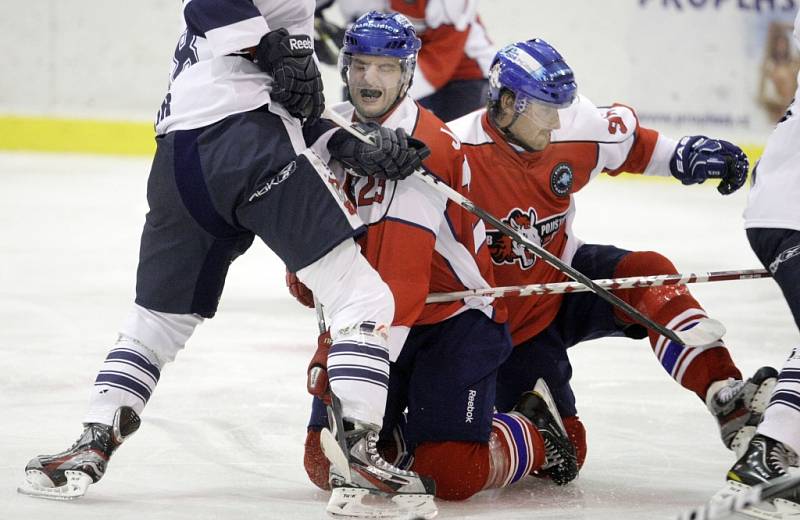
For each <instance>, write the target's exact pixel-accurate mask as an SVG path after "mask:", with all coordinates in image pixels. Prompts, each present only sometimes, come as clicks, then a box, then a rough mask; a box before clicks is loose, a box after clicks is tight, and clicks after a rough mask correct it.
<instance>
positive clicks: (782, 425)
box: [757, 347, 800, 453]
mask: <svg viewBox="0 0 800 520" xmlns="http://www.w3.org/2000/svg"><path fill="white" fill-rule="evenodd" d="M798 425H800V347H798V348H795V349H794V350H792V353H791V354H790V355H789V359H788V360H787V361H786V364H785V365H783V369H782V370H781V373H780V375H779V376H778V384H777V385H775V390H773V392H772V397H771V398H770V401H769V405H768V406H767V410H766V412H764V420H763V421H762V422H761V424H760V425H759V426H758V430H757V433H760V434H762V435H766V436H767V437H771V438H773V439H775V440H778V441H780V442H782V443H784V444H786V445H788V446H789V447H790V448H792V449H793V450H794V451H795V453H800V428H799V427H798Z"/></svg>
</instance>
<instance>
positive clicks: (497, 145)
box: [449, 96, 676, 345]
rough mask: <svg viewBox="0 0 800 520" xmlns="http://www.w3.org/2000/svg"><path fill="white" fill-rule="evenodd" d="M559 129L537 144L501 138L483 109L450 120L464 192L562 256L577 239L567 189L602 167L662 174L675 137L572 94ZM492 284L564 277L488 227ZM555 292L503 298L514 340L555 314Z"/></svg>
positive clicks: (624, 110)
mask: <svg viewBox="0 0 800 520" xmlns="http://www.w3.org/2000/svg"><path fill="white" fill-rule="evenodd" d="M559 116H560V119H561V128H560V129H558V130H556V131H554V132H553V133H552V135H551V143H550V145H549V146H548V147H547V148H545V149H544V150H542V151H538V152H524V151H520V149H518V148H516V147H513V146H512V145H510V144H509V143H507V142H506V141H505V140H504V139H503V137H502V135H501V134H500V133H499V132H498V131H497V130H496V129H495V128H494V127H493V126H492V125H491V124H490V123H489V121H488V119H487V116H486V111H485V110H480V111H477V112H473V113H472V114H468V115H466V116H464V117H462V118H460V119H457V120H456V121H453V122H451V123H449V124H450V127H451V128H452V129H453V131H454V132H455V134H456V136H457V137H458V138H459V139H460V140H461V142H462V146H463V147H464V153H465V154H466V157H467V159H468V161H469V164H470V167H471V169H472V180H471V183H470V190H469V197H470V198H471V200H472V201H473V202H475V203H476V204H477V205H478V206H480V207H481V208H483V209H485V210H486V211H488V212H489V213H490V214H492V215H494V216H495V217H497V218H499V219H500V220H502V221H503V222H505V223H506V224H508V225H509V226H511V227H512V228H514V229H516V230H517V231H519V232H520V233H522V234H523V235H524V236H526V237H527V238H529V239H530V240H532V241H534V242H536V243H538V244H540V245H541V246H542V247H544V248H545V249H547V250H548V251H549V252H551V253H552V254H554V255H556V256H558V257H559V258H561V259H562V260H563V261H565V262H567V263H569V262H571V260H572V257H573V255H574V254H575V251H576V250H577V249H578V247H579V246H580V245H581V244H582V241H581V240H580V239H578V238H577V237H575V235H574V234H573V233H572V229H571V227H572V220H573V218H574V216H575V204H574V201H573V197H572V195H573V194H574V193H576V192H577V191H578V190H580V189H581V188H582V187H583V186H585V185H586V184H587V183H588V182H589V181H590V180H591V179H593V178H594V177H595V176H597V175H598V174H600V173H602V172H606V173H608V174H610V175H617V174H619V173H620V172H622V171H626V172H631V173H646V174H655V175H669V169H668V160H669V157H670V156H671V153H672V150H674V147H675V144H676V143H675V141H673V140H671V139H668V138H665V137H663V136H659V134H658V132H656V131H655V130H650V129H647V128H642V127H640V126H639V122H638V119H637V118H636V114H635V112H634V111H633V110H632V109H630V108H628V107H625V106H622V105H614V106H612V107H604V108H598V107H595V106H594V105H593V104H592V103H591V102H590V101H589V100H587V99H586V98H583V97H581V96H579V98H578V99H577V100H576V101H575V103H574V104H573V105H572V106H570V107H568V108H566V109H563V110H560V111H559ZM487 235H488V239H487V241H488V246H489V250H490V252H491V257H492V263H493V265H494V274H495V280H496V282H497V284H498V285H499V286H504V285H524V284H532V283H549V282H561V281H565V280H567V277H566V276H565V275H563V274H562V273H561V272H559V271H557V270H556V269H555V268H553V267H551V266H549V265H548V264H546V263H545V262H544V261H542V260H540V259H538V258H536V257H535V256H534V255H533V254H532V253H530V252H529V251H527V250H526V249H524V248H523V247H522V246H520V245H519V244H517V243H516V242H515V241H513V240H512V239H510V238H508V237H506V236H505V235H503V234H502V233H500V232H499V231H497V230H494V229H488V230H487ZM562 297H563V296H562V295H546V296H525V297H507V298H505V302H506V305H507V306H508V312H509V326H510V329H511V335H512V340H513V343H514V345H518V344H520V343H522V342H523V341H525V340H527V339H530V338H532V337H533V336H535V335H536V334H538V333H539V332H541V331H542V330H544V329H545V328H546V327H547V326H548V325H549V324H550V323H551V322H552V321H553V319H554V318H555V316H556V313H557V312H558V309H559V306H560V304H561V299H562Z"/></svg>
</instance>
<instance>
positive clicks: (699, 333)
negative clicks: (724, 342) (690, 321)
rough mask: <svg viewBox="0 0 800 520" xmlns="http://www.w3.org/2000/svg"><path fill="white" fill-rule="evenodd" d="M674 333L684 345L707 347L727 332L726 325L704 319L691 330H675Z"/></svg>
mask: <svg viewBox="0 0 800 520" xmlns="http://www.w3.org/2000/svg"><path fill="white" fill-rule="evenodd" d="M673 332H675V335H676V336H678V338H679V339H680V340H681V341H682V342H683V344H684V345H687V346H690V347H705V346H706V345H711V344H712V343H714V342H715V341H718V340H719V339H721V338H722V336H724V335H725V332H727V331H726V330H725V325H723V324H722V323H721V322H719V321H717V320H714V319H711V318H703V319H702V320H700V321H698V322H697V325H695V326H694V327H692V328H691V329H686V330H675V331H673Z"/></svg>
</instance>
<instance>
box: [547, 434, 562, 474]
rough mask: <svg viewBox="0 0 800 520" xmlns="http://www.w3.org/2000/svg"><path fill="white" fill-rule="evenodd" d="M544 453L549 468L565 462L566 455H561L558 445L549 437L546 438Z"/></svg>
mask: <svg viewBox="0 0 800 520" xmlns="http://www.w3.org/2000/svg"><path fill="white" fill-rule="evenodd" d="M544 454H545V457H546V458H547V463H546V466H547V467H548V468H553V467H556V466H560V465H562V464H564V457H562V456H561V452H560V451H559V450H558V446H556V445H555V443H553V442H550V441H549V440H548V439H544Z"/></svg>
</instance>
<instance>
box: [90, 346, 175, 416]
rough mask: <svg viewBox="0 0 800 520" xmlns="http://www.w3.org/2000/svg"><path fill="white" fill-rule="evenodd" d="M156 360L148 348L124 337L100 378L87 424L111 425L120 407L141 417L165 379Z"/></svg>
mask: <svg viewBox="0 0 800 520" xmlns="http://www.w3.org/2000/svg"><path fill="white" fill-rule="evenodd" d="M154 358H155V355H154V354H153V353H152V352H150V350H149V349H148V348H147V347H145V346H144V345H142V344H141V343H139V342H138V341H136V340H134V339H132V338H129V337H127V336H123V335H120V337H119V339H118V340H117V343H116V344H115V345H114V347H113V348H112V349H111V351H110V352H109V353H108V355H107V356H106V359H105V361H104V362H103V366H102V367H100V371H99V372H98V374H97V378H96V379H95V382H94V388H93V390H92V397H91V400H90V403H89V412H88V413H87V415H86V417H85V418H84V422H86V423H90V422H96V423H102V424H111V421H112V420H113V417H114V413H115V412H116V411H117V409H118V408H119V407H120V406H130V407H131V408H133V409H134V410H135V411H136V413H137V414H140V415H141V413H142V410H144V407H145V405H146V404H147V401H148V400H149V399H150V396H151V395H152V393H153V390H154V389H155V387H156V384H157V383H158V379H159V378H160V377H161V371H160V368H159V366H158V365H157V364H156V363H155V361H154Z"/></svg>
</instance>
